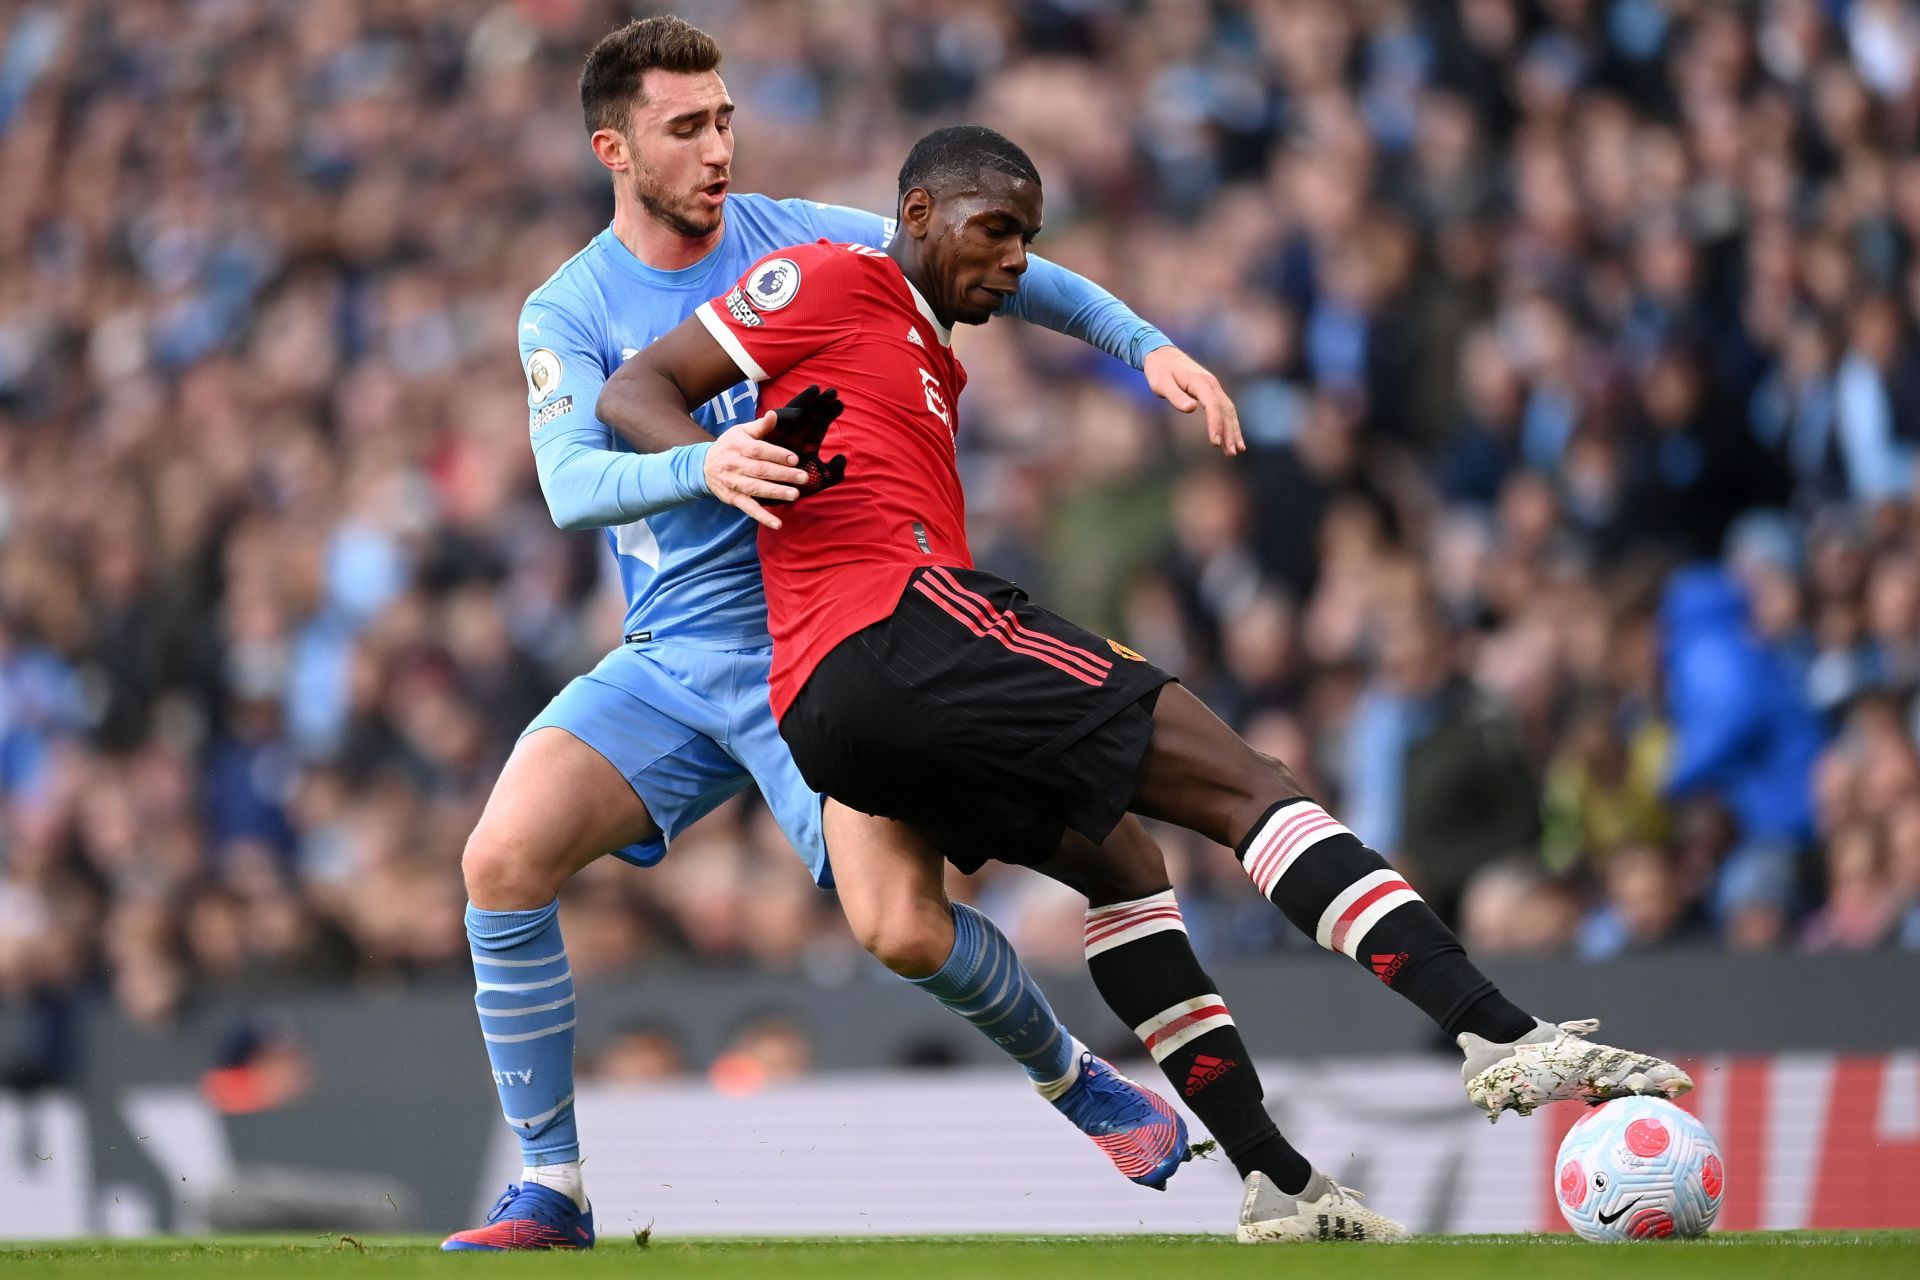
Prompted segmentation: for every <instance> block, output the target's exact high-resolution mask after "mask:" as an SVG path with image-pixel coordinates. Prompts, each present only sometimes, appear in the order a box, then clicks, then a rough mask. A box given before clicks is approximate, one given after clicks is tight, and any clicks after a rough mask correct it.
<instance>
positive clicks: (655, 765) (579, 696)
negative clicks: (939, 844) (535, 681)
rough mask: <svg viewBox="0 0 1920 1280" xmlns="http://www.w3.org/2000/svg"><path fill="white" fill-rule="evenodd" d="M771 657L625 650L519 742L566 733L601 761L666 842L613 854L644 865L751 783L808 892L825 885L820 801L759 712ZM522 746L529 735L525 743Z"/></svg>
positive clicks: (657, 646)
mask: <svg viewBox="0 0 1920 1280" xmlns="http://www.w3.org/2000/svg"><path fill="white" fill-rule="evenodd" d="M772 663H773V650H772V649H771V648H763V649H745V650H735V651H726V650H719V649H696V648H692V647H689V646H686V645H674V644H668V643H662V642H659V641H646V642H642V643H640V644H628V645H622V646H621V647H620V648H618V649H615V650H614V651H613V652H612V653H609V654H608V655H607V656H606V657H604V658H602V659H601V660H600V665H598V666H596V667H595V668H594V669H593V670H592V671H589V672H588V673H587V674H586V675H583V676H577V677H575V678H574V679H573V680H571V681H569V682H568V683H567V687H566V688H564V689H562V690H561V691H560V692H559V693H558V694H557V695H556V696H555V697H554V699H553V701H552V702H549V703H548V704H547V708H546V710H545V711H542V712H541V713H540V714H539V715H538V716H536V717H534V720H533V723H532V724H529V725H528V726H527V728H526V730H525V733H532V732H533V731H534V730H535V729H544V728H548V727H553V728H558V729H565V730H566V731H567V732H568V733H570V734H572V735H573V736H574V737H576V738H578V739H580V741H582V742H584V743H586V744H587V745H588V746H590V747H592V748H593V749H594V750H595V751H598V752H599V753H600V754H601V755H603V756H605V757H606V758H607V760H608V762H609V763H611V764H612V765H613V767H614V768H616V769H618V770H619V771H620V774H621V776H622V777H624V778H625V779H626V780H627V782H628V783H629V784H630V785H631V786H632V787H633V789H634V792H635V794H637V795H638V796H639V797H640V799H641V800H642V801H644V802H645V804H646V806H647V812H649V813H651V814H652V815H653V820H654V821H655V822H657V823H659V824H660V829H661V830H662V831H663V832H665V833H666V835H665V837H664V838H655V839H653V840H650V841H647V842H646V843H644V844H632V845H628V846H627V847H626V848H624V849H621V850H618V851H617V854H616V856H618V857H620V858H623V859H625V860H626V861H628V862H631V863H633V864H634V865H636V866H641V867H650V866H653V865H654V864H655V863H657V862H659V861H660V859H662V858H664V857H665V856H666V853H667V845H668V843H669V842H671V841H672V840H673V838H674V837H675V836H676V835H678V834H680V832H682V831H684V830H686V829H687V828H688V827H689V826H692V825H693V824H694V823H695V822H698V821H699V820H700V819H701V818H704V817H705V816H706V815H707V814H709V813H712V812H713V811H714V809H716V808H718V807H719V806H720V805H721V804H722V803H723V802H725V801H727V800H729V799H731V798H732V797H733V796H734V795H736V794H738V793H739V792H740V791H741V790H743V789H744V788H745V787H746V785H747V784H748V783H749V782H751V783H755V784H757V785H758V786H759V788H760V794H761V795H762V796H764V797H766V801H767V807H768V808H769V809H771V810H773V816H774V818H775V820H777V821H778V822H779V824H780V829H781V830H782V831H784V832H785V833H786V836H787V839H788V840H790V841H792V842H793V847H794V851H795V852H797V853H798V854H799V855H800V860H801V861H802V862H805V863H806V864H807V869H808V870H809V871H811V872H812V873H813V878H814V880H815V882H816V883H819V884H830V883H831V882H832V875H831V873H830V872H829V870H828V868H827V850H826V843H825V841H824V839H823V838H822V836H821V833H820V796H819V795H818V794H817V793H816V792H814V791H812V790H811V789H809V788H808V786H807V784H806V780H805V779H803V778H802V777H801V776H800V770H799V768H798V767H797V766H796V765H795V764H794V763H793V756H792V755H791V754H790V753H789V752H788V751H787V744H786V742H785V741H784V740H782V739H781V737H780V730H779V728H778V726H777V725H775V723H774V719H773V708H772V706H771V705H769V704H768V702H767V673H768V671H769V669H770V668H771V666H772ZM522 736H525V734H523V735H522Z"/></svg>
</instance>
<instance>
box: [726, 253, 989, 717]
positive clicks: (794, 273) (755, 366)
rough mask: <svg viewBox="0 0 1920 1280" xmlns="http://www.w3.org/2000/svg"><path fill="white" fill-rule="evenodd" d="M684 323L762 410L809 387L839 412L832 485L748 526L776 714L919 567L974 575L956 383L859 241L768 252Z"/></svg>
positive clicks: (908, 304)
mask: <svg viewBox="0 0 1920 1280" xmlns="http://www.w3.org/2000/svg"><path fill="white" fill-rule="evenodd" d="M695 314H696V315H698V316H699V317H700V321H701V323H702V324H704V325H705V326H706V327H707V331H708V332H709V333H711V334H712V335H713V336H714V338H715V339H716V340H717V341H718V342H719V343H720V345H721V346H723V347H725V348H726V349H727V353H728V354H729V355H731V356H732V357H733V359H734V362H735V363H736V364H738V365H739V366H740V370H741V372H743V373H745V374H746V375H747V376H748V377H749V378H751V379H753V380H754V381H755V382H757V383H759V384H760V407H761V409H762V410H763V411H764V410H766V409H777V408H779V407H780V406H781V405H783V404H785V403H786V402H787V401H788V400H791V399H792V398H793V397H794V396H795V395H797V394H798V393H799V392H801V391H804V390H805V389H806V388H807V387H808V386H809V385H811V384H818V385H819V386H820V387H821V388H822V389H825V388H827V387H833V388H837V389H838V390H839V392H840V399H841V400H842V402H844V404H845V406H846V407H845V409H844V410H843V411H842V412H841V414H840V417H839V418H838V419H837V420H836V421H835V422H834V424H833V425H832V426H831V427H829V428H828V429H827V437H826V441H825V443H824V444H822V445H821V447H820V455H821V457H823V458H831V457H833V456H834V455H835V454H845V455H846V458H847V470H846V477H845V479H843V480H842V481H841V482H840V483H839V484H837V485H834V486H832V487H831V488H827V489H823V490H821V491H820V492H819V493H815V494H812V495H810V496H808V497H806V498H803V499H801V500H800V501H799V502H796V503H794V504H792V505H791V506H785V507H781V508H779V514H780V519H781V521H782V527H781V528H779V529H777V530H776V529H768V528H766V527H764V526H763V527H762V528H761V529H760V564H761V570H762V572H763V573H764V575H765V577H766V584H767V626H768V630H769V631H771V632H772V634H773V675H772V679H771V685H772V700H773V713H774V715H775V716H782V715H785V714H786V711H787V707H788V706H789V705H791V704H792V702H793V699H794V697H795V696H796V695H798V694H799V692H800V690H801V688H802V687H803V686H804V685H805V684H806V682H807V677H808V676H810V675H812V674H813V669H814V667H815V666H817V665H818V664H819V662H820V659H822V658H824V657H825V656H826V655H827V654H828V653H829V652H830V651H831V650H832V649H833V647H834V646H835V645H837V644H839V643H840V642H841V641H842V640H845V639H846V638H847V637H848V636H850V635H852V634H853V633H854V632H856V631H859V630H860V629H861V628H863V627H867V626H870V625H872V624H873V623H875V622H878V621H880V620H881V619H882V618H884V617H886V616H887V615H888V614H890V613H892V612H893V607H894V605H895V604H897V603H898V602H899V599H900V593H901V592H902V591H904V590H905V589H906V585H907V578H908V577H909V576H910V575H911V574H912V573H913V571H914V569H915V568H916V567H918V566H920V565H924V564H941V565H956V566H961V567H965V568H971V567H972V566H973V557H972V555H971V554H970V553H969V552H968V550H967V532H966V530H967V519H966V503H965V499H964V498H963V497H962V496H961V492H960V473H959V470H958V469H957V467H956V465H955V461H954V445H953V441H954V431H955V418H954V409H955V407H956V406H957V405H958V404H959V402H960V389H961V388H962V387H963V386H965V385H966V381H967V375H966V371H965V370H964V369H962V368H961V367H960V362H959V361H958V360H957V359H955V358H954V354H953V351H952V349H951V347H950V345H949V344H950V343H951V341H952V337H953V335H952V333H951V331H950V330H948V329H946V328H943V327H942V326H941V324H940V323H939V321H937V320H936V319H934V315H933V309H932V308H931V307H929V306H928V305H927V302H926V299H924V298H922V297H921V296H920V292H919V290H917V289H915V288H914V287H913V286H912V285H911V284H910V283H908V281H907V277H906V276H905V274H903V273H902V272H901V270H900V266H899V264H898V263H896V262H894V260H893V259H892V258H889V257H888V256H887V255H886V254H884V253H881V252H879V251H878V250H874V249H868V248H866V247H864V246H859V245H845V244H829V243H828V242H827V241H824V240H822V241H820V242H819V243H817V244H809V245H796V246H795V247H793V248H791V249H781V250H778V251H777V252H775V253H773V254H772V255H770V256H768V257H766V258H762V259H761V260H760V261H759V262H757V263H755V264H754V266H753V268H752V270H750V271H748V272H747V274H746V275H745V276H743V277H741V280H740V283H739V284H738V285H736V286H735V287H734V288H733V290H732V291H731V292H729V293H728V294H726V295H725V296H724V297H720V298H716V299H714V300H713V301H711V302H705V303H702V304H701V305H700V308H699V310H698V311H696V312H695ZM882 459H884V460H885V461H884V462H882V461H881V460H882Z"/></svg>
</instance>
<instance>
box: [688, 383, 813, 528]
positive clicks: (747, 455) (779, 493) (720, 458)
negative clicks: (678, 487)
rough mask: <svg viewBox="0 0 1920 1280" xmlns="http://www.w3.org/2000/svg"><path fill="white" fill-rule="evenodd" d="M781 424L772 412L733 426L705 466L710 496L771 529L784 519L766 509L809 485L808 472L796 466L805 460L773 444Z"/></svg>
mask: <svg viewBox="0 0 1920 1280" xmlns="http://www.w3.org/2000/svg"><path fill="white" fill-rule="evenodd" d="M777 424H778V415H777V414H774V413H772V412H768V413H763V414H761V415H760V416H759V417H758V418H756V419H755V420H754V421H752V422H742V423H740V424H739V425H737V426H732V427H728V428H727V429H726V430H725V431H722V432H721V433H720V434H719V435H718V436H717V437H715V438H714V442H713V447H712V448H710V449H708V450H707V460H706V467H705V471H706V476H707V491H708V492H709V493H711V494H713V496H714V497H716V498H718V499H719V500H720V501H722V502H724V503H726V504H727V505H728V506H730V507H737V508H739V509H740V510H741V511H744V512H746V513H747V515H749V516H750V517H752V518H753V519H755V520H757V521H759V522H760V523H761V524H763V525H765V526H767V528H769V529H778V528H779V527H780V520H779V517H777V516H775V515H774V514H773V513H772V512H770V511H768V510H767V509H766V508H765V507H763V506H761V505H760V504H761V503H762V502H792V501H793V500H794V499H795V498H797V497H799V496H800V490H801V486H802V485H804V484H806V483H807V481H808V476H807V473H806V472H805V471H802V470H800V468H799V467H798V466H797V465H796V464H797V463H798V462H799V461H800V457H799V455H798V454H796V453H795V452H794V451H793V450H792V449H789V448H787V447H786V446H785V445H782V444H777V443H775V442H773V441H771V440H769V439H767V437H768V436H770V435H772V434H773V431H774V427H775V426H776V425H777ZM816 456H818V455H816Z"/></svg>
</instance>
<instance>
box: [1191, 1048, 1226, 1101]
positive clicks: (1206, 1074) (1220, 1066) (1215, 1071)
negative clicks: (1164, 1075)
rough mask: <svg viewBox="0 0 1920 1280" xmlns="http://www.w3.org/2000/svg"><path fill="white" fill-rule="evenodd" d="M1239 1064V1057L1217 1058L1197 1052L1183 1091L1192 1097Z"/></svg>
mask: <svg viewBox="0 0 1920 1280" xmlns="http://www.w3.org/2000/svg"><path fill="white" fill-rule="evenodd" d="M1239 1065H1240V1060H1239V1059H1238V1058H1215V1057H1211V1056H1209V1055H1208V1054H1204V1053H1197V1054H1195V1055H1194V1057H1193V1067H1192V1068H1191V1069H1190V1070H1189V1071H1188V1072H1187V1083H1186V1086H1185V1087H1184V1088H1183V1089H1182V1090H1181V1092H1182V1093H1184V1094H1186V1095H1187V1097H1189V1098H1191V1097H1192V1096H1193V1095H1194V1094H1196V1093H1199V1092H1200V1091H1201V1090H1202V1089H1204V1088H1206V1087H1207V1086H1208V1085H1210V1084H1212V1083H1213V1082H1214V1081H1215V1080H1218V1079H1219V1078H1220V1077H1221V1076H1224V1075H1225V1074H1227V1072H1229V1071H1231V1070H1233V1069H1234V1068H1235V1067H1237V1066H1239Z"/></svg>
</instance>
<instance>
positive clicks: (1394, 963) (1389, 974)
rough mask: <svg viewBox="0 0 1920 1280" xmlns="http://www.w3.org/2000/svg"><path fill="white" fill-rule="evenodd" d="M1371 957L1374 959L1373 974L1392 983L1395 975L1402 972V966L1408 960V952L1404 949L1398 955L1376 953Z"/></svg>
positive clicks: (1383, 980)
mask: <svg viewBox="0 0 1920 1280" xmlns="http://www.w3.org/2000/svg"><path fill="white" fill-rule="evenodd" d="M1371 959H1372V961H1373V976H1374V977H1376V978H1378V979H1380V981H1382V982H1388V983H1390V982H1392V981H1393V979H1394V976H1395V975H1396V974H1398V973H1399V972H1400V966H1401V965H1403V964H1405V963H1406V962H1407V953H1406V952H1404V951H1402V952H1400V953H1399V954H1398V955H1394V954H1391V953H1376V954H1375V955H1374V956H1372V957H1371Z"/></svg>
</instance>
